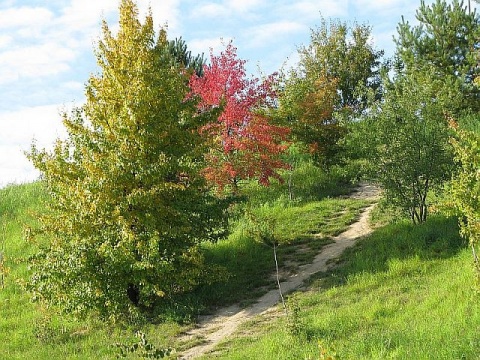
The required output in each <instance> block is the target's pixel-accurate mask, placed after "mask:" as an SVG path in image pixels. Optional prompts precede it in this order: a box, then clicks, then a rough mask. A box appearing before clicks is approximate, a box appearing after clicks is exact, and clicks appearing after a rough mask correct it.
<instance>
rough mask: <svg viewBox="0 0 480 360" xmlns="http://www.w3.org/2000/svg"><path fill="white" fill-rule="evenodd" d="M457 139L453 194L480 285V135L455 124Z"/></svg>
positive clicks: (451, 190) (454, 142)
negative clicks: (457, 167)
mask: <svg viewBox="0 0 480 360" xmlns="http://www.w3.org/2000/svg"><path fill="white" fill-rule="evenodd" d="M451 125H452V127H453V128H454V129H455V136H454V137H452V139H451V141H452V144H453V147H454V149H455V159H456V161H457V162H458V163H459V165H460V167H459V171H458V173H457V174H456V175H455V176H454V178H453V180H452V182H451V184H450V186H449V194H450V195H451V198H452V199H453V205H454V207H455V208H456V210H457V211H458V213H459V215H460V216H459V220H460V230H461V233H462V235H463V236H464V237H466V238H467V239H468V241H469V244H470V247H471V249H472V254H473V260H474V264H475V269H476V271H477V279H478V281H479V282H480V260H479V258H478V246H479V244H480V134H479V133H475V132H473V131H468V130H463V129H460V128H459V127H458V126H457V124H456V123H455V122H453V121H452V122H451Z"/></svg>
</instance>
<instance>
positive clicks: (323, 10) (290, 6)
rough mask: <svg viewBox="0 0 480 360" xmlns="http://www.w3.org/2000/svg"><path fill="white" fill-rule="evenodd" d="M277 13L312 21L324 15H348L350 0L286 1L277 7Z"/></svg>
mask: <svg viewBox="0 0 480 360" xmlns="http://www.w3.org/2000/svg"><path fill="white" fill-rule="evenodd" d="M275 12H276V13H279V14H281V16H285V17H288V18H290V19H296V20H298V19H301V20H302V21H304V22H305V21H310V20H312V19H320V15H321V16H323V17H342V16H346V15H348V0H338V1H336V0H320V1H319V0H303V1H295V2H291V1H286V2H285V4H283V5H280V6H279V7H277V8H276V9H275Z"/></svg>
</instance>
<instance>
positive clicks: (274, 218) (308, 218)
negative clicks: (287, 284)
mask: <svg viewBox="0 0 480 360" xmlns="http://www.w3.org/2000/svg"><path fill="white" fill-rule="evenodd" d="M367 204H368V202H366V201H359V200H350V199H324V200H322V201H315V202H311V203H284V202H282V201H280V202H276V203H275V204H273V205H263V206H260V207H256V208H254V209H251V210H250V211H251V212H252V213H254V216H255V222H256V223H255V224H252V221H249V220H248V219H247V218H245V217H242V218H240V219H239V220H238V221H237V223H236V224H235V226H234V229H233V232H232V234H231V236H230V237H229V238H228V239H226V240H223V241H220V242H218V243H216V244H205V245H204V250H205V255H206V260H207V262H208V264H209V266H221V267H223V268H224V269H225V270H226V273H227V275H228V278H227V279H226V281H224V282H221V283H215V284H212V285H210V286H203V287H201V288H200V289H198V291H196V292H195V294H194V298H195V300H196V301H197V302H198V303H200V305H201V307H203V308H215V307H218V306H221V305H225V304H229V303H233V302H238V301H244V302H246V303H248V302H249V301H250V300H251V299H252V298H256V297H258V296H260V295H262V294H263V293H264V292H265V291H267V290H268V289H270V288H271V287H272V286H275V282H274V281H273V278H272V276H271V275H272V274H273V273H274V271H275V262H274V258H273V247H272V246H271V244H270V243H268V242H264V241H262V239H261V238H256V235H257V233H256V226H257V225H260V226H264V225H265V224H268V223H269V222H272V223H273V224H274V225H273V227H271V228H269V227H268V226H267V228H266V229H263V230H264V231H265V232H267V233H269V234H270V233H272V234H273V235H272V234H270V235H272V236H274V238H275V239H276V240H277V241H278V242H279V247H278V260H279V262H280V264H281V265H283V264H284V263H285V261H286V260H295V261H296V262H300V263H306V262H311V261H312V260H313V257H314V256H315V254H316V253H317V252H318V251H319V249H320V248H321V247H322V246H324V245H325V244H327V243H329V240H328V239H327V238H325V237H326V236H332V235H336V234H338V233H339V232H341V231H343V230H345V229H346V228H347V227H348V225H350V224H351V223H352V222H354V221H355V220H356V219H357V218H358V216H359V214H360V211H361V210H362V209H363V208H364V207H365V206H366V205H367ZM319 232H321V233H322V236H321V237H318V236H313V235H314V234H316V233H319ZM298 246H302V247H303V249H304V250H305V249H307V251H303V252H302V254H298V253H296V252H295V251H296V249H297V247H298Z"/></svg>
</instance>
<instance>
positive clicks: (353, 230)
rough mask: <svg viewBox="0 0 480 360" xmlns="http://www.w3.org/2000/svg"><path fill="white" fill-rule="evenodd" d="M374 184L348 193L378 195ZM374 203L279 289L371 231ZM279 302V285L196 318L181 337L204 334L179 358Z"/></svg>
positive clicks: (206, 347) (205, 348) (210, 345)
mask: <svg viewBox="0 0 480 360" xmlns="http://www.w3.org/2000/svg"><path fill="white" fill-rule="evenodd" d="M378 196H379V190H378V188H377V187H375V186H372V185H367V184H362V185H360V186H359V188H358V189H357V191H356V192H354V193H353V194H352V195H351V196H350V197H351V198H354V199H377V197H378ZM373 207H374V205H370V206H369V207H367V208H365V209H364V210H363V212H362V214H361V215H360V218H359V219H358V221H357V222H355V223H353V224H352V225H350V227H349V228H348V229H347V230H346V231H344V232H343V233H341V234H339V235H337V236H336V237H334V238H333V240H334V241H335V242H333V243H331V244H328V245H326V246H324V247H323V248H322V249H321V252H320V253H318V254H317V256H316V257H315V259H314V260H313V262H312V263H311V264H306V265H301V266H300V267H299V270H298V272H297V273H296V274H294V275H292V276H290V277H289V278H288V279H287V280H285V281H283V282H281V283H280V285H281V288H282V292H283V293H284V294H286V293H289V292H291V291H293V290H295V289H298V288H300V287H301V286H302V284H303V282H304V281H305V280H307V279H308V278H309V277H310V276H312V275H313V274H315V273H317V272H320V271H326V270H328V269H329V262H330V261H331V260H332V259H335V258H337V257H339V256H340V255H341V254H342V252H343V251H344V250H345V249H346V248H348V247H351V246H353V245H354V244H355V242H356V241H357V240H358V239H359V238H361V237H364V236H366V235H368V234H370V233H371V232H372V229H371V228H370V226H369V224H368V217H369V214H370V212H371V211H372V209H373ZM279 302H280V295H279V292H278V289H277V288H276V289H273V290H271V291H269V292H268V293H266V294H265V295H263V296H262V297H260V298H259V299H258V300H257V301H256V303H254V304H252V305H250V306H249V307H247V308H244V309H241V308H240V307H239V306H238V305H232V306H230V307H227V308H224V309H221V310H220V311H218V312H217V313H216V314H214V315H211V316H204V317H202V318H201V319H199V323H198V326H197V327H196V328H195V329H193V330H190V331H189V332H188V333H186V334H185V335H184V336H183V337H182V338H181V339H180V341H189V340H190V339H195V338H203V339H204V340H205V341H204V343H202V344H200V345H197V346H194V347H192V348H190V349H188V350H186V351H184V352H183V353H182V354H181V355H180V359H194V358H196V357H199V356H201V355H204V354H207V353H208V352H210V351H212V350H213V349H214V348H215V346H216V345H217V344H218V343H219V342H220V341H222V340H224V339H225V338H227V337H228V336H230V335H232V334H233V333H234V332H235V330H236V329H237V328H238V326H239V325H240V324H242V323H244V322H245V321H247V320H249V319H251V318H253V317H254V316H256V315H260V314H264V313H266V312H268V311H272V310H274V309H275V307H276V305H277V304H278V303H279Z"/></svg>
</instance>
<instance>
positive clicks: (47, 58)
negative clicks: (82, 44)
mask: <svg viewBox="0 0 480 360" xmlns="http://www.w3.org/2000/svg"><path fill="white" fill-rule="evenodd" d="M74 58H75V53H74V52H73V50H71V49H69V48H65V47H62V46H60V45H58V44H55V43H44V44H39V45H33V46H28V47H21V48H15V49H13V50H7V51H3V52H0V85H1V84H7V83H9V82H12V81H17V80H19V79H21V78H24V77H32V78H33V77H43V76H47V75H54V74H58V73H61V72H63V71H66V70H68V69H69V62H70V61H72V60H73V59H74Z"/></svg>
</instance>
